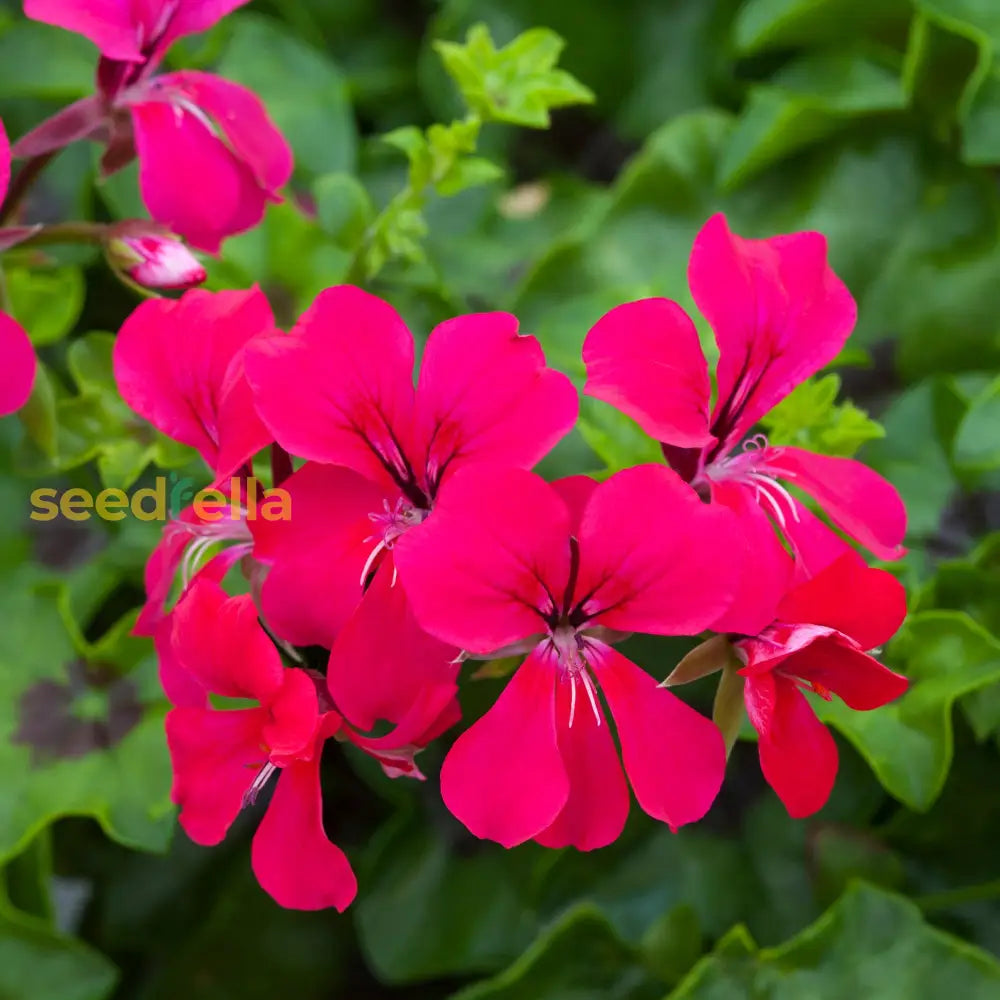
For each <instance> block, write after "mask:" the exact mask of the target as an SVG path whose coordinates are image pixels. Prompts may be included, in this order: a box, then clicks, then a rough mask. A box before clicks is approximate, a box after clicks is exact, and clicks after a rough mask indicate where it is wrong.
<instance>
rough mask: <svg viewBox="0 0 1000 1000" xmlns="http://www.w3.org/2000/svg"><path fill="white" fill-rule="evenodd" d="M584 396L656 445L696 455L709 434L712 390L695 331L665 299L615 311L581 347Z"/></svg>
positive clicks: (708, 437)
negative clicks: (619, 416) (618, 412)
mask: <svg viewBox="0 0 1000 1000" xmlns="http://www.w3.org/2000/svg"><path fill="white" fill-rule="evenodd" d="M583 361H584V364H585V365H586V366H587V384H586V385H585V386H584V390H583V391H584V392H585V393H586V394H587V395H588V396H593V397H594V398H595V399H602V400H604V402H606V403H610V404H611V405H612V406H613V407H615V409H618V410H621V412H622V413H625V414H627V415H628V416H630V417H631V418H632V419H633V420H635V421H636V423H638V424H639V426H640V427H641V428H642V429H643V430H644V431H645V432H646V433H647V434H648V435H649V436H650V437H653V438H655V439H656V440H657V441H667V442H669V443H671V444H673V445H678V446H680V447H684V448H700V447H702V446H704V445H709V444H712V443H713V441H714V440H715V439H714V438H713V436H712V434H711V433H710V432H709V428H708V404H709V398H710V396H711V384H710V382H709V379H708V365H707V364H706V362H705V355H704V354H703V353H702V350H701V344H700V343H699V341H698V331H697V330H696V329H695V327H694V324H693V323H692V322H691V319H690V317H689V316H688V315H687V313H685V312H684V310H683V309H682V308H681V307H680V306H679V305H677V303H676V302H671V301H670V300H669V299H642V300H640V301H638V302H628V303H626V304H625V305H621V306H617V307H616V308H614V309H612V310H611V312H609V313H607V314H605V315H604V316H602V317H601V319H599V320H598V321H597V324H596V325H595V326H594V327H593V329H591V331H590V332H589V333H588V334H587V338H586V340H584V342H583Z"/></svg>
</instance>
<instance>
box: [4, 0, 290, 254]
mask: <svg viewBox="0 0 1000 1000" xmlns="http://www.w3.org/2000/svg"><path fill="white" fill-rule="evenodd" d="M245 2H246V0H148V2H144V3H133V4H128V3H105V4H100V5H95V4H93V3H86V2H80V0H25V4H24V11H25V14H27V16H28V17H31V18H34V19H35V20H38V21H44V22H46V23H47V24H54V25H58V26H59V27H62V28H66V29H67V30H69V31H75V32H78V33H79V34H82V35H84V36H86V37H87V38H89V39H90V40H91V41H92V42H94V44H95V45H97V47H98V48H99V49H100V50H101V54H102V58H101V61H100V64H99V66H98V72H97V84H98V91H99V92H98V94H97V95H95V96H93V97H88V98H84V99H83V100H82V101H78V102H77V103H75V104H72V105H70V106H69V107H68V108H65V109H64V110H63V111H61V112H59V113H58V114H57V115H55V116H54V117H53V118H50V119H49V120H48V121H46V122H44V123H42V124H41V125H40V126H38V128H36V129H35V130H34V131H33V132H31V133H29V134H28V135H26V136H25V137H24V138H22V139H21V140H20V141H19V142H18V143H17V145H16V146H15V150H14V151H15V155H17V156H37V155H39V154H41V153H45V152H48V151H49V150H51V149H58V148H60V147H62V146H65V145H66V144H67V143H69V142H73V141H75V140H77V139H84V138H94V139H99V140H101V141H103V142H105V143H107V147H108V148H107V152H106V153H105V156H104V160H103V161H102V167H103V169H104V171H105V173H111V172H112V171H114V170H117V169H119V168H120V167H122V166H124V165H125V164H126V163H128V162H129V161H130V160H131V159H132V158H133V157H134V156H135V155H136V154H137V153H138V156H139V186H140V190H141V192H142V198H143V201H144V202H145V204H146V207H147V208H148V209H149V212H150V214H151V215H152V216H153V218H154V219H156V220H157V222H161V223H163V224H164V225H166V226H168V227H169V228H170V229H171V230H173V231H174V232H177V233H179V234H181V235H182V236H184V237H185V238H186V239H187V240H188V241H190V242H191V243H192V244H193V245H194V246H196V247H199V248H200V249H202V250H207V251H209V252H213V253H214V252H215V251H217V250H218V248H219V243H220V241H221V240H222V239H223V238H225V237H226V236H229V235H231V234H233V233H238V232H242V231H243V230H245V229H249V228H250V227H252V226H254V225H256V224H257V223H258V222H259V221H260V219H261V217H262V216H263V213H264V206H265V204H266V203H267V202H268V201H280V200H281V199H280V197H279V196H278V195H277V191H278V189H279V188H281V187H282V186H283V185H284V184H285V183H286V182H287V180H288V178H289V176H290V175H291V170H292V154H291V150H290V149H289V147H288V144H287V142H285V140H284V138H283V137H282V136H281V133H280V132H278V130H277V129H276V128H275V127H274V125H273V123H272V122H271V120H270V118H268V116H267V112H266V111H265V110H264V106H263V105H262V104H261V102H260V100H259V99H258V98H257V96H256V95H255V94H253V93H251V92H250V91H249V90H247V89H246V88H244V87H241V86H239V85H237V84H235V83H231V82H229V81H228V80H223V79H221V78H219V77H217V76H213V75H211V74H209V73H201V72H197V71H194V70H182V71H180V72H176V73H164V74H162V75H159V76H154V75H153V73H154V70H155V69H156V67H157V65H158V64H159V62H160V60H161V59H162V58H163V55H164V53H165V52H166V50H167V48H168V47H169V46H170V45H171V44H172V43H173V42H174V41H175V40H176V39H177V38H179V37H181V36H182V35H188V34H192V33H194V32H199V31H205V30H207V29H208V28H210V27H211V26H212V25H213V24H215V23H216V22H217V21H218V20H219V19H220V18H221V17H223V16H224V15H225V14H227V13H229V12H230V11H231V10H233V9H234V8H236V7H239V6H241V5H242V4H243V3H245Z"/></svg>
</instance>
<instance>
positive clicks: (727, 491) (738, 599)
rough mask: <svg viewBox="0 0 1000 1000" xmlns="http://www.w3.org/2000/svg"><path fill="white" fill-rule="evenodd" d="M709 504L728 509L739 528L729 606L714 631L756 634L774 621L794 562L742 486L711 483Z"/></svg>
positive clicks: (765, 516) (768, 520) (715, 624)
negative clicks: (736, 578) (737, 570)
mask: <svg viewBox="0 0 1000 1000" xmlns="http://www.w3.org/2000/svg"><path fill="white" fill-rule="evenodd" d="M710 485H711V490H712V501H713V503H717V504H721V505H722V506H723V507H726V508H728V509H729V510H731V511H732V512H733V514H734V515H735V517H736V519H737V522H738V525H739V538H740V542H741V545H740V549H739V550H737V552H734V553H733V557H734V558H735V559H736V560H737V561H738V563H739V564H740V576H739V582H738V584H737V588H736V596H735V597H734V599H733V603H732V606H731V607H729V608H728V609H727V610H726V612H725V613H724V614H723V615H722V617H721V618H720V619H719V620H718V621H716V622H714V623H713V625H712V629H713V630H714V631H716V632H736V633H739V634H742V635H756V634H757V633H758V632H760V631H762V630H763V629H764V628H766V627H767V626H768V625H770V624H771V622H773V621H774V619H775V616H776V614H777V610H778V604H779V602H780V601H781V599H782V597H783V596H784V595H785V593H786V591H787V590H788V586H789V584H790V583H791V579H792V572H793V568H794V563H793V561H792V559H791V557H790V556H789V555H788V553H787V552H786V551H785V549H784V547H783V546H782V544H781V541H780V540H779V538H778V536H777V535H776V534H775V531H774V526H773V525H772V524H771V520H770V518H769V517H768V516H767V514H766V513H765V512H764V510H763V509H762V508H761V506H760V505H759V504H758V503H757V502H756V500H755V499H754V496H753V491H752V490H751V489H748V488H747V487H746V486H744V485H742V484H741V483H738V482H735V481H732V480H724V481H723V482H711V484H710Z"/></svg>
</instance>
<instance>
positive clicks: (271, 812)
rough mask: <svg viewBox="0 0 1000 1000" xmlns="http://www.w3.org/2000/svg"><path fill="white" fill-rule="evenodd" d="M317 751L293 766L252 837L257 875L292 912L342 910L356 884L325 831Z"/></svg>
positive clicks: (276, 899)
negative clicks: (309, 757)
mask: <svg viewBox="0 0 1000 1000" xmlns="http://www.w3.org/2000/svg"><path fill="white" fill-rule="evenodd" d="M319 758H320V755H319V753H316V754H315V755H314V757H313V759H312V760H310V761H300V762H297V763H294V764H289V765H288V767H286V768H284V769H283V770H282V772H281V777H280V778H279V779H278V784H277V787H276V788H275V790H274V796H273V797H272V799H271V802H270V804H269V805H268V807H267V812H266V813H265V814H264V818H263V819H262V820H261V823H260V826H259V827H258V828H257V833H256V835H255V836H254V838H253V845H252V847H251V859H252V863H253V873H254V875H256V876H257V881H258V882H259V883H260V887H261V888H262V889H263V890H264V891H265V892H266V893H267V894H268V895H269V896H271V898H272V899H273V900H274V901H275V902H276V903H278V904H279V905H280V906H284V907H287V908H288V909H292V910H323V909H326V907H328V906H332V907H335V908H336V909H337V910H339V911H340V912H343V911H344V910H345V909H347V907H348V906H350V904H351V902H352V901H353V899H354V897H355V896H356V895H357V891H358V883H357V879H356V878H355V877H354V872H353V871H352V870H351V865H350V862H349V861H348V860H347V857H346V856H345V855H344V852H343V851H342V850H341V849H340V848H339V847H337V846H336V845H335V844H332V843H331V842H330V840H329V838H328V837H327V835H326V831H325V830H324V829H323V799H322V791H321V789H320V781H319Z"/></svg>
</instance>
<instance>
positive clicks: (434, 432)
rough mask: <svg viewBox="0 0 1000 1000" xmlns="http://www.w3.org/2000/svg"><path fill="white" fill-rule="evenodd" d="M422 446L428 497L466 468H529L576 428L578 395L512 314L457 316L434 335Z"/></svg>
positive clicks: (421, 410)
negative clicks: (476, 464)
mask: <svg viewBox="0 0 1000 1000" xmlns="http://www.w3.org/2000/svg"><path fill="white" fill-rule="evenodd" d="M416 399H417V403H416V413H415V420H416V426H417V431H416V440H417V441H419V442H420V447H419V448H418V449H416V450H417V451H419V453H420V455H421V464H422V465H423V466H424V467H425V468H426V469H427V478H428V483H427V486H428V489H429V490H430V492H431V493H433V492H434V490H435V488H436V486H437V485H438V483H439V482H440V480H441V478H442V477H443V476H444V475H445V474H447V475H451V474H452V473H454V472H455V470H456V469H458V468H460V467H461V466H462V465H463V464H465V463H467V462H492V463H494V464H497V465H514V466H518V467H523V468H526V469H528V468H531V466H533V465H534V464H535V463H536V462H538V461H539V460H540V459H541V458H542V457H543V456H544V455H546V454H547V453H548V452H549V451H550V450H551V449H552V448H553V446H554V445H555V444H556V442H557V441H559V439H560V438H562V437H564V436H565V435H566V434H568V433H569V431H570V430H572V428H573V424H574V423H575V422H576V415H577V409H578V402H577V395H576V389H575V388H574V387H573V384H572V382H570V380H569V379H568V378H567V377H566V376H565V375H563V374H562V373H561V372H557V371H553V370H552V369H551V368H546V367H545V355H544V354H543V353H542V348H541V345H540V344H539V343H538V341H537V340H536V339H535V338H534V337H530V336H526V335H525V336H521V335H519V334H518V332H517V319H516V318H515V317H514V316H511V315H510V314H509V313H499V312H497V313H481V314H478V315H471V316H459V317H457V318H455V319H451V320H448V321H447V322H445V323H442V324H441V325H440V326H438V327H437V328H436V329H435V330H434V331H433V332H432V333H431V335H430V337H429V338H428V341H427V347H426V349H425V350H424V355H423V360H422V362H421V367H420V381H419V383H418V386H417V397H416Z"/></svg>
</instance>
